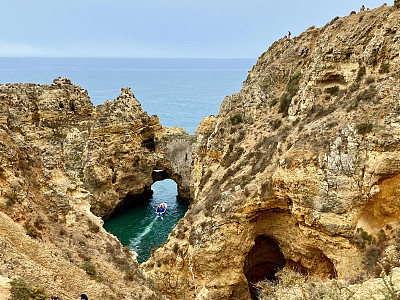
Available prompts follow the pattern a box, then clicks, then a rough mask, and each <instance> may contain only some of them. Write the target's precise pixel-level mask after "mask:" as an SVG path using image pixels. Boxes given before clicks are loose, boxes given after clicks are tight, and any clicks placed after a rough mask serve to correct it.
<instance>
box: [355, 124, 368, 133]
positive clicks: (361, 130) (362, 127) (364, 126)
mask: <svg viewBox="0 0 400 300" xmlns="http://www.w3.org/2000/svg"><path fill="white" fill-rule="evenodd" d="M371 131H372V124H371V123H361V124H357V132H358V134H361V135H365V134H367V133H370V132H371Z"/></svg>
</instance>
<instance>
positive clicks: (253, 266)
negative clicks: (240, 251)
mask: <svg viewBox="0 0 400 300" xmlns="http://www.w3.org/2000/svg"><path fill="white" fill-rule="evenodd" d="M285 264H286V259H285V257H284V256H283V254H282V252H281V250H280V249H279V245H278V243H277V242H275V240H274V239H273V238H271V237H268V236H265V235H260V236H258V237H257V238H256V239H255V243H254V246H253V248H251V250H250V251H249V253H248V254H247V256H246V258H245V262H244V267H243V271H244V274H245V276H246V278H247V282H248V284H249V291H250V294H251V298H252V299H255V296H256V289H255V288H254V284H255V283H257V282H258V281H261V280H265V279H267V280H275V279H276V277H275V274H276V272H278V271H279V270H280V269H282V268H283V267H284V266H285Z"/></svg>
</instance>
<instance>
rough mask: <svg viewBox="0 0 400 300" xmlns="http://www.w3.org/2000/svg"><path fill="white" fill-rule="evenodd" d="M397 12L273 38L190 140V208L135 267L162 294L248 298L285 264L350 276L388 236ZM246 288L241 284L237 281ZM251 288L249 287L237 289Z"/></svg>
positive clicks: (397, 83)
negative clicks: (239, 86) (194, 142)
mask: <svg viewBox="0 0 400 300" xmlns="http://www.w3.org/2000/svg"><path fill="white" fill-rule="evenodd" d="M399 20H400V10H398V9H396V8H394V7H387V6H386V5H384V6H382V7H379V8H377V9H374V10H372V11H363V12H360V13H358V14H356V13H352V14H350V15H349V16H347V17H344V18H335V19H333V20H332V21H331V22H330V23H328V24H327V25H326V26H324V27H322V28H314V27H311V28H309V29H308V30H307V31H306V32H304V33H302V34H301V35H300V36H298V37H295V38H293V39H286V38H285V39H281V40H279V41H277V42H275V43H274V44H273V45H272V46H271V47H270V48H269V49H268V51H267V52H265V53H264V54H263V55H262V56H261V57H260V58H259V59H258V61H257V64H256V65H255V66H254V67H253V69H252V70H251V71H250V72H249V75H248V78H247V80H246V81H245V83H244V85H243V89H242V90H241V92H240V93H238V94H234V95H231V96H228V97H226V98H225V99H224V101H223V102H222V104H221V107H220V112H219V115H218V116H211V117H207V118H205V119H204V120H203V121H202V123H201V124H200V126H199V127H198V129H197V131H196V136H197V141H198V144H197V148H196V149H195V151H194V153H193V167H192V170H191V188H192V194H193V195H194V201H193V203H192V204H191V206H190V208H189V211H188V213H187V214H186V216H185V217H184V218H183V219H182V220H181V221H180V222H179V223H178V224H177V226H176V227H175V229H174V230H173V231H172V233H171V235H170V237H169V239H168V241H167V243H166V244H165V245H163V246H162V247H161V248H159V249H158V250H157V251H155V252H154V253H153V255H152V257H151V259H150V260H149V261H148V262H146V263H145V264H144V267H145V269H146V271H147V273H148V274H149V276H151V277H152V278H153V279H154V280H155V282H156V283H157V286H158V288H159V289H160V290H162V291H163V292H164V293H165V294H167V295H169V297H171V298H172V299H194V298H196V299H248V298H250V292H251V293H253V292H254V291H252V290H251V287H252V285H251V283H254V282H256V281H257V280H260V279H262V278H265V277H267V278H273V276H274V273H275V272H276V270H277V269H279V268H282V267H284V266H286V267H293V268H295V269H297V270H299V271H301V272H303V273H307V274H310V275H316V276H318V277H320V278H339V279H343V278H354V277H356V276H358V275H359V274H360V273H361V271H362V270H363V268H364V265H363V261H362V260H363V251H364V250H363V247H364V246H365V244H367V245H368V244H369V243H371V242H372V243H373V238H372V237H373V236H375V237H376V239H377V240H378V236H379V235H381V236H382V235H384V236H385V239H386V240H387V242H390V241H391V239H392V238H393V235H394V229H395V228H398V227H399V225H400V224H399V223H398V218H399V216H400V206H399V199H400V198H399V188H400V185H399V183H400V181H399V178H400V168H399V166H400V161H399V152H398V151H399V141H400V140H399V139H400V131H399V126H400V125H399V124H400V123H399V122H400V110H399V107H400V58H399V53H400V29H399V28H400V21H399ZM249 283H250V284H249ZM249 287H250V290H249Z"/></svg>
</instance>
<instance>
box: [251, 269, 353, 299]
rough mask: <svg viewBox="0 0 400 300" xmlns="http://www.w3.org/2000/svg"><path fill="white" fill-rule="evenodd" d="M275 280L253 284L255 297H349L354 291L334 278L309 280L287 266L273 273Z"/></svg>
mask: <svg viewBox="0 0 400 300" xmlns="http://www.w3.org/2000/svg"><path fill="white" fill-rule="evenodd" d="M275 276H276V278H277V280H276V281H269V280H264V281H260V282H258V283H256V284H255V287H256V288H257V289H258V291H257V293H256V294H257V299H259V300H272V299H293V300H305V299H315V300H316V299H326V300H341V299H351V296H352V295H353V294H354V292H352V291H350V290H349V289H348V288H347V287H346V286H344V285H343V284H341V283H339V282H337V281H336V280H327V281H311V279H310V278H309V277H308V276H306V275H303V274H301V273H299V272H296V271H294V270H292V269H289V268H283V269H282V270H280V271H278V272H277V273H276V274H275Z"/></svg>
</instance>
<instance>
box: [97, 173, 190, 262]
mask: <svg viewBox="0 0 400 300" xmlns="http://www.w3.org/2000/svg"><path fill="white" fill-rule="evenodd" d="M160 173H162V170H161V171H160ZM141 196H142V198H141V199H139V200H140V201H137V200H138V199H137V197H138V196H134V199H131V200H129V197H132V196H129V195H127V196H126V197H128V199H126V200H124V202H127V200H128V202H129V203H130V205H129V207H126V206H125V207H124V209H123V210H120V211H119V213H118V214H116V215H113V217H112V218H110V219H109V220H108V221H106V222H105V223H104V228H105V229H106V230H107V231H108V232H110V233H112V234H114V235H115V236H117V237H118V239H119V240H120V241H121V243H122V244H123V245H124V246H128V247H129V248H131V249H132V250H133V251H135V252H136V253H137V254H138V257H137V260H138V262H139V263H141V262H144V261H146V260H147V259H148V258H149V257H150V253H151V250H152V249H153V248H156V247H159V246H160V245H161V244H162V243H163V242H165V240H166V239H167V238H168V235H169V233H170V232H171V230H172V229H173V227H174V226H175V224H176V223H177V222H178V221H179V220H180V218H182V217H183V216H184V214H185V213H186V211H187V208H188V205H187V204H186V203H185V202H182V201H179V199H177V184H176V183H175V182H174V181H173V180H172V179H160V180H157V181H156V182H154V183H153V184H152V186H151V188H148V189H147V191H145V194H141ZM162 202H165V203H167V205H168V208H167V212H166V214H165V216H164V217H163V218H161V217H157V216H156V214H155V211H156V208H157V205H158V204H160V203H162Z"/></svg>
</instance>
